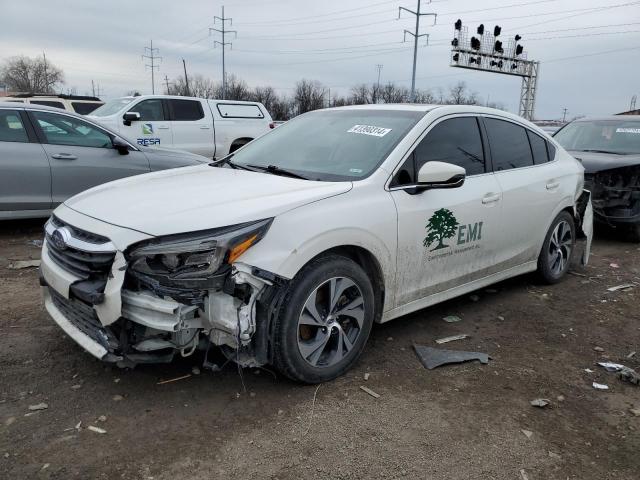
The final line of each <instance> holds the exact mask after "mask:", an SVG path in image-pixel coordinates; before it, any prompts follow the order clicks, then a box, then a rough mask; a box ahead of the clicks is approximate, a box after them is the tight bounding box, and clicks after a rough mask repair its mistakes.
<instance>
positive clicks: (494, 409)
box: [0, 221, 640, 480]
mask: <svg viewBox="0 0 640 480" xmlns="http://www.w3.org/2000/svg"><path fill="white" fill-rule="evenodd" d="M41 229H42V222H37V221H22V222H5V223H1V224H0V478H7V479H9V478H10V479H23V478H56V479H68V478H82V479H89V478H91V479H92V478H109V479H114V478H123V479H158V480H163V479H174V478H192V479H214V478H222V477H224V478H242V479H247V478H251V479H263V478H269V479H276V478H277V479H297V478H337V479H360V478H423V479H471V478H473V479H488V478H491V479H502V478H504V479H520V480H526V479H529V480H537V479H556V478H557V479H567V478H571V479H574V478H575V479H637V478H640V455H639V454H638V452H640V416H638V415H640V411H637V412H636V413H635V414H634V412H632V410H633V409H640V387H638V386H634V385H631V384H628V383H625V382H623V381H621V380H620V379H618V378H617V377H616V376H615V374H613V373H607V372H605V371H604V369H602V368H600V367H598V366H596V365H595V362H596V361H603V360H610V361H614V362H620V363H624V364H626V365H627V366H629V367H631V368H636V369H638V370H640V368H639V367H640V314H639V308H638V299H639V298H640V248H638V245H635V244H630V243H623V242H620V241H618V240H616V239H615V237H613V236H611V235H610V234H608V235H607V234H606V233H605V234H602V235H600V237H599V238H596V241H595V244H594V247H593V257H592V263H591V265H590V266H589V267H588V268H587V269H585V270H582V271H581V275H586V276H581V275H569V276H568V278H567V279H566V280H565V281H564V282H562V283H561V284H559V285H556V286H541V285H539V284H537V283H536V281H535V278H534V277H533V276H523V277H518V278H516V279H513V280H510V281H507V282H502V283H500V284H498V285H497V286H495V291H494V290H492V289H489V290H488V291H487V290H481V291H478V292H476V293H477V295H478V296H479V299H475V300H476V301H474V299H472V298H469V297H464V298H461V299H457V300H453V301H450V302H447V303H445V304H442V305H439V306H436V307H432V308H429V309H426V310H422V311H419V312H417V313H415V314H412V315H409V316H407V317H404V318H402V319H399V320H395V321H393V322H390V323H388V324H385V325H377V326H375V327H374V329H373V333H372V335H371V338H370V339H369V343H368V346H367V349H366V351H365V353H364V355H363V356H362V358H361V359H360V361H359V362H358V364H357V365H356V367H355V368H354V369H353V370H352V371H351V372H349V373H348V374H347V375H346V376H344V377H342V378H339V379H338V380H336V381H333V382H331V383H328V384H324V385H321V386H320V387H316V386H301V385H297V384H294V383H291V382H289V381H287V380H285V379H283V378H281V377H279V376H276V375H274V374H272V373H271V372H270V371H268V370H245V371H244V372H242V376H240V374H239V372H238V370H237V369H236V368H235V367H233V366H231V365H228V366H227V367H226V368H225V369H224V370H223V371H222V372H219V373H213V372H210V371H207V370H204V369H202V360H203V359H202V356H196V357H190V358H186V359H181V360H180V361H178V362H176V363H174V364H171V365H169V366H145V367H138V368H136V369H135V370H119V369H117V368H111V367H106V366H105V365H103V364H101V363H100V362H98V361H96V360H94V359H93V358H92V357H90V356H89V355H88V354H85V353H83V352H82V351H81V349H80V348H79V347H78V346H77V345H76V344H75V343H74V342H73V341H72V340H71V339H69V338H67V337H65V335H63V333H62V331H61V330H60V329H59V328H58V327H57V326H56V325H55V324H54V323H53V321H52V320H50V319H49V318H48V316H47V315H46V313H45V312H44V311H43V308H42V303H41V299H40V293H39V287H38V281H37V270H36V269H35V268H31V269H25V270H13V269H9V268H8V266H9V264H10V263H11V262H12V261H15V260H24V259H29V258H34V259H35V258H38V257H39V248H37V247H35V246H32V245H30V244H29V243H28V242H29V241H30V240H34V239H39V238H41V231H42V230H41ZM633 282H636V287H635V288H633V289H630V290H626V291H618V292H607V288H608V287H611V286H614V285H619V284H622V283H633ZM445 315H458V316H460V317H461V318H462V321H460V322H457V323H446V322H444V321H443V320H442V317H443V316H445ZM458 333H467V334H470V335H471V338H469V339H466V340H461V341H457V342H453V343H449V344H448V345H447V346H448V347H449V348H452V349H464V350H475V351H482V352H487V353H489V354H490V356H491V358H492V360H491V361H490V363H489V364H488V365H480V364H479V363H476V362H474V363H466V364H461V365H453V366H444V367H441V368H438V369H435V370H426V369H424V368H423V367H422V366H421V364H420V363H419V362H418V359H417V357H416V355H415V353H414V351H413V348H412V345H413V344H414V343H415V344H424V345H431V346H435V345H436V344H435V342H434V340H435V339H436V338H439V337H443V336H448V335H453V334H458ZM596 347H598V348H596ZM601 349H602V351H600V350H601ZM633 351H638V353H637V354H636V355H635V356H632V357H631V358H627V356H628V355H629V354H630V353H631V352H633ZM194 366H198V367H200V368H201V370H202V371H201V373H200V374H192V375H191V376H190V377H188V378H185V379H182V380H178V381H175V382H172V383H165V384H158V382H159V381H162V380H167V379H173V378H176V377H181V376H185V375H188V374H191V372H192V368H193V367H194ZM587 368H588V369H592V370H593V373H587V372H585V369H587ZM365 373H369V374H370V375H369V379H368V380H367V381H365V380H364V374H365ZM594 381H597V382H600V383H604V384H607V385H608V386H609V390H608V391H598V390H595V389H594V388H593V387H592V382H594ZM243 384H244V387H243ZM361 385H366V386H367V387H368V388H370V389H371V390H373V391H375V392H377V393H378V394H379V395H380V397H379V398H374V397H372V396H370V395H368V394H367V393H365V392H364V391H362V390H360V386H361ZM539 397H543V398H547V399H549V400H550V401H551V404H550V405H549V406H548V407H546V408H544V409H541V408H535V407H532V406H531V405H530V403H529V402H530V401H531V400H533V399H535V398H539ZM40 403H46V404H47V405H48V408H47V409H45V410H39V411H30V409H29V406H33V405H36V404H40ZM89 426H95V427H99V428H101V429H103V430H105V431H106V433H102V434H101V433H96V432H94V431H92V430H89V429H88V427H89ZM523 430H524V431H526V433H523ZM527 434H528V435H527Z"/></svg>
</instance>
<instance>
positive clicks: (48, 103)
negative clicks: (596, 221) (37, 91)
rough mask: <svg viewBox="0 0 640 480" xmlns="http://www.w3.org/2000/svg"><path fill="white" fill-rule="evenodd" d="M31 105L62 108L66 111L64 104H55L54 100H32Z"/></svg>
mask: <svg viewBox="0 0 640 480" xmlns="http://www.w3.org/2000/svg"><path fill="white" fill-rule="evenodd" d="M29 103H30V104H31V105H44V106H45V107H55V108H61V109H62V110H65V108H64V103H62V102H54V101H52V100H30V101H29Z"/></svg>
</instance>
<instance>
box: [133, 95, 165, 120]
mask: <svg viewBox="0 0 640 480" xmlns="http://www.w3.org/2000/svg"><path fill="white" fill-rule="evenodd" d="M162 103H163V102H162V99H161V98H150V99H149V100H142V101H141V102H140V103H137V104H135V105H134V106H132V107H130V108H129V111H130V112H138V113H139V114H140V120H146V121H159V120H166V118H165V114H164V108H163V106H162Z"/></svg>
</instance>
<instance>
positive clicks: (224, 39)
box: [209, 6, 238, 100]
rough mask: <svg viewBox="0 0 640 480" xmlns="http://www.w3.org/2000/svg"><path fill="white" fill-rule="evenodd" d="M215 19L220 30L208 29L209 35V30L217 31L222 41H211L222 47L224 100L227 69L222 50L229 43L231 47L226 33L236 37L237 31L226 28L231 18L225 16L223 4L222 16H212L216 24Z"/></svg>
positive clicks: (223, 97) (231, 45) (214, 44)
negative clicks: (218, 23) (219, 24)
mask: <svg viewBox="0 0 640 480" xmlns="http://www.w3.org/2000/svg"><path fill="white" fill-rule="evenodd" d="M216 20H219V21H220V23H221V25H222V27H221V28H222V30H219V29H217V28H210V29H209V35H211V32H218V33H221V34H222V41H221V42H219V41H218V40H214V41H213V46H214V47H215V46H216V44H217V45H220V46H221V47H222V100H224V99H225V98H226V96H227V71H226V67H225V63H224V51H225V49H226V46H227V45H229V47H230V48H233V44H232V43H231V42H227V41H226V38H225V37H226V35H227V34H228V33H233V34H234V35H235V37H234V38H237V37H238V32H236V31H235V30H227V27H226V24H227V22H229V25H233V19H232V18H226V17H225V16H224V6H223V7H222V17H217V16H216V17H213V24H214V25H215V24H216Z"/></svg>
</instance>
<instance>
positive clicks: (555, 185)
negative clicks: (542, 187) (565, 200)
mask: <svg viewBox="0 0 640 480" xmlns="http://www.w3.org/2000/svg"><path fill="white" fill-rule="evenodd" d="M546 186H547V190H555V189H556V188H558V187H559V186H560V182H555V181H553V180H551V181H549V182H547V185H546Z"/></svg>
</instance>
